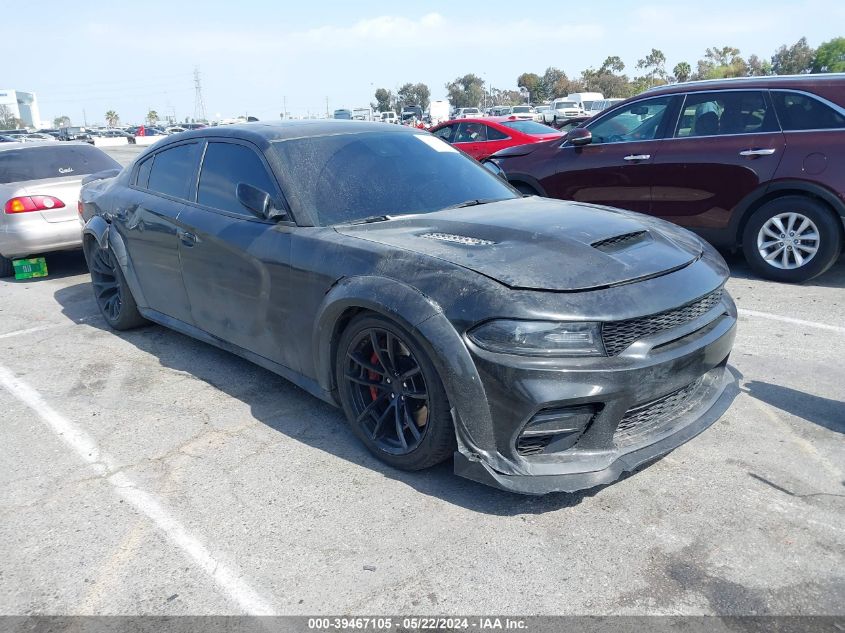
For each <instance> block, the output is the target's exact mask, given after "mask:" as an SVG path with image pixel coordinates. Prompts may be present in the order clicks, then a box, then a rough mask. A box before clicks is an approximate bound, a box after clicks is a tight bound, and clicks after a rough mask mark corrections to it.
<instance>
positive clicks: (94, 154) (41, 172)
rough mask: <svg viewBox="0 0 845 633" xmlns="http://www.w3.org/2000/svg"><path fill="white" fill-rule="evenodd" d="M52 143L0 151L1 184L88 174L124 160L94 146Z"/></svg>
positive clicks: (112, 166) (111, 166)
mask: <svg viewBox="0 0 845 633" xmlns="http://www.w3.org/2000/svg"><path fill="white" fill-rule="evenodd" d="M56 145H57V146H56V147H53V146H52V145H51V146H49V147H43V146H42V147H27V148H22V149H16V150H9V151H5V152H0V183H2V184H7V183H10V182H22V181H26V180H43V179H45V178H62V177H65V176H84V175H87V174H95V173H97V172H98V171H104V170H106V169H120V163H118V162H117V161H116V160H114V159H113V158H111V157H110V156H108V155H107V154H105V153H104V152H103V151H102V150H99V149H97V148H95V147H91V146H90V145H58V144H56Z"/></svg>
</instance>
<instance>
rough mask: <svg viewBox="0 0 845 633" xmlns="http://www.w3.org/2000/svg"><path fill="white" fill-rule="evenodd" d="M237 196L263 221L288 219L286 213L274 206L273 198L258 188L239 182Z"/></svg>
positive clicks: (239, 200)
mask: <svg viewBox="0 0 845 633" xmlns="http://www.w3.org/2000/svg"><path fill="white" fill-rule="evenodd" d="M236 194H237V197H238V202H240V203H241V204H242V205H244V206H245V207H246V208H247V209H249V210H250V211H252V212H253V213H254V214H255V215H257V216H258V217H259V218H261V219H262V220H282V219H284V218H286V217H287V212H286V211H284V210H282V209H278V208H276V206H275V205H274V204H273V196H271V195H270V194H269V193H267V192H266V191H264V190H262V189H259V188H258V187H253V186H252V185H250V184H247V183H245V182H239V183H238V188H237V191H236Z"/></svg>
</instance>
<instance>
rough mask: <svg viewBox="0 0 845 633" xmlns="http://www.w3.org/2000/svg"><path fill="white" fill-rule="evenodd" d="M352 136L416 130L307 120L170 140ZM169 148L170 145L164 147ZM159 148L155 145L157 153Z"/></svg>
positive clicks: (240, 126) (238, 126) (194, 133)
mask: <svg viewBox="0 0 845 633" xmlns="http://www.w3.org/2000/svg"><path fill="white" fill-rule="evenodd" d="M356 132H383V133H387V134H403V133H409V134H411V133H416V134H419V132H420V130H418V129H416V128H404V127H397V126H393V127H390V126H387V125H384V124H383V123H378V122H370V121H346V120H338V119H308V120H303V121H273V122H263V121H257V122H253V123H238V124H235V125H218V126H213V127H205V128H202V129H199V130H188V131H185V132H180V133H179V134H178V135H173V136H171V137H170V139H172V140H173V141H180V140H186V139H191V138H197V139H199V138H205V137H210V136H216V137H222V138H227V137H231V138H239V139H244V140H247V141H252V142H254V143H256V144H259V145H260V144H262V143H266V142H272V141H283V140H287V139H292V138H301V137H308V136H324V135H326V134H354V133H356ZM166 144H167V145H169V144H170V143H169V142H168V143H166ZM159 147H161V145H157V146H156V148H157V149H158V148H159Z"/></svg>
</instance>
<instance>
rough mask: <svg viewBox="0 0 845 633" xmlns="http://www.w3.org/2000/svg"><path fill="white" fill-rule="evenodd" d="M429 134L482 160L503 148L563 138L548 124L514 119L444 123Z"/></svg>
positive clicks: (468, 120) (497, 118)
mask: <svg viewBox="0 0 845 633" xmlns="http://www.w3.org/2000/svg"><path fill="white" fill-rule="evenodd" d="M431 133H432V134H434V135H435V136H437V137H440V138H442V139H443V140H444V141H447V142H449V143H451V144H452V145H454V146H455V147H457V148H458V149H460V150H463V151H464V152H466V153H467V154H469V155H470V156H472V157H473V158H474V159H476V160H483V159H485V158H487V157H488V156H490V155H492V154H494V153H495V152H498V151H499V150H500V149H505V148H506V147H513V146H514V145H527V144H529V143H539V142H540V141H548V140H550V139H555V138H560V137H561V136H563V133H561V132H558V131H557V130H555V129H554V128H550V127H549V126H548V125H543V124H542V123H537V122H536V121H526V120H525V119H517V118H516V117H514V116H497V117H488V118H484V119H459V120H456V121H446V123H442V124H440V125H438V126H437V127H435V128H432V130H431Z"/></svg>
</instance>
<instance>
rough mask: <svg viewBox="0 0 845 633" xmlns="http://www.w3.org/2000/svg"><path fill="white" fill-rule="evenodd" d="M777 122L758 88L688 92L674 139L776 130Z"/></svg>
mask: <svg viewBox="0 0 845 633" xmlns="http://www.w3.org/2000/svg"><path fill="white" fill-rule="evenodd" d="M777 130H778V125H777V121H776V119H775V117H774V113H773V112H772V111H771V107H770V105H769V102H768V100H767V99H766V97H765V94H764V93H763V92H762V91H759V90H730V91H727V90H726V91H722V92H701V93H693V94H689V95H687V97H686V100H685V101H684V107H683V110H682V111H681V116H680V117H679V118H678V125H677V127H676V128H675V138H685V137H691V136H717V135H718V136H726V135H732V134H756V133H762V132H776V131H777Z"/></svg>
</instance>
